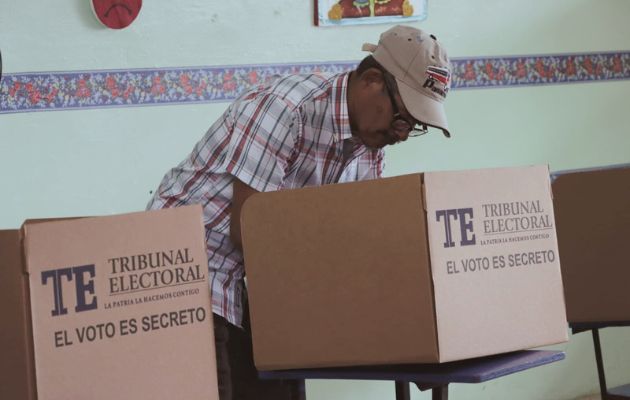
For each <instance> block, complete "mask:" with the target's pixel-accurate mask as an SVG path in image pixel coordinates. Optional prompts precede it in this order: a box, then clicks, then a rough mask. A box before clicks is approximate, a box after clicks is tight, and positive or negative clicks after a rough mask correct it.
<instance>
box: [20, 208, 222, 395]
mask: <svg viewBox="0 0 630 400" xmlns="http://www.w3.org/2000/svg"><path fill="white" fill-rule="evenodd" d="M24 249H25V254H26V256H25V260H26V264H27V266H26V269H27V271H28V273H29V284H30V298H31V316H32V321H33V343H34V352H35V368H36V379H37V391H38V398H39V400H45V399H62V398H63V399H65V398H71V399H75V398H76V399H78V398H90V399H112V398H116V399H137V398H151V399H172V398H190V399H217V398H218V396H217V383H216V361H215V354H214V340H213V329H212V314H211V310H210V294H209V292H208V286H207V285H208V284H207V259H206V252H205V242H204V227H203V221H202V213H201V208H200V207H199V206H193V207H180V208H176V209H168V210H160V211H151V212H143V213H133V214H126V215H116V216H108V217H96V218H83V219H76V220H63V221H55V222H40V223H34V224H30V223H29V224H26V225H25V226H24ZM134 282H135V283H134ZM165 377H166V378H165Z"/></svg>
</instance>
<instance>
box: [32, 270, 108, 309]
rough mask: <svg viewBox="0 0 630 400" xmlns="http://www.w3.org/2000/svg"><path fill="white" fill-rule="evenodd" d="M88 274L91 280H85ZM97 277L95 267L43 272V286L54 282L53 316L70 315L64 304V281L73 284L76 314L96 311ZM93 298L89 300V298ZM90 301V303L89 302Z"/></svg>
mask: <svg viewBox="0 0 630 400" xmlns="http://www.w3.org/2000/svg"><path fill="white" fill-rule="evenodd" d="M86 274H87V275H88V276H89V278H88V279H87V281H86V279H85V277H86ZM95 275H96V273H95V270H94V265H82V266H79V267H71V268H60V269H51V270H48V271H42V285H44V286H46V285H47V284H48V282H49V281H51V280H52V288H53V294H54V296H55V308H54V309H53V310H52V316H53V317H56V316H59V315H64V314H67V313H68V309H67V308H66V307H65V306H64V303H63V285H62V281H63V280H64V278H65V280H66V281H67V282H72V281H73V279H74V288H75V293H76V300H77V302H76V306H75V307H74V311H75V312H82V311H89V310H94V309H96V306H97V305H96V295H95V294H94V279H93V278H94V276H95ZM90 295H91V298H90V299H88V296H90ZM88 301H89V302H88Z"/></svg>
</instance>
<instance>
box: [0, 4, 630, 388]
mask: <svg viewBox="0 0 630 400" xmlns="http://www.w3.org/2000/svg"><path fill="white" fill-rule="evenodd" d="M312 9H313V4H312V1H311V2H305V1H290V0H274V1H271V2H258V1H253V0H241V1H238V2H237V1H230V2H227V1H226V2H219V1H216V0H215V1H209V0H206V1H201V0H189V1H186V2H170V1H165V0H152V1H150V2H148V1H147V2H145V4H144V6H143V9H142V11H141V14H140V16H139V17H138V19H137V20H136V21H135V23H134V24H133V25H132V26H131V27H129V28H127V29H125V30H122V31H112V30H107V29H104V28H102V27H101V26H100V25H99V23H98V22H97V21H96V19H95V18H94V17H93V16H92V12H91V9H90V4H89V2H88V1H84V0H67V1H64V2H49V1H43V0H33V1H29V2H9V1H6V0H0V49H1V50H2V55H3V62H4V73H5V74H6V76H5V78H4V79H3V81H2V86H0V171H2V172H0V177H1V178H2V180H1V184H0V185H1V186H0V195H1V196H0V198H1V199H2V200H1V201H2V203H1V205H2V207H1V208H0V227H2V228H14V227H18V226H19V225H20V224H21V222H22V221H23V220H24V219H26V218H35V217H52V216H66V215H103V214H112V213H121V212H128V211H136V210H141V209H143V208H144V206H145V204H146V202H147V200H148V199H149V196H150V194H151V192H152V190H153V189H154V188H155V187H156V186H157V184H158V182H159V180H160V179H161V177H162V175H163V174H164V172H165V171H166V170H167V169H168V168H170V167H171V166H173V165H174V164H175V163H177V162H179V161H180V160H181V159H182V158H183V157H184V156H185V155H186V154H187V152H188V151H189V150H190V149H191V147H192V146H193V144H194V143H195V141H196V140H198V138H200V137H201V135H202V134H203V133H204V132H205V130H206V129H207V127H208V126H209V125H210V124H211V123H212V121H213V120H214V119H215V118H216V117H217V116H218V115H220V113H221V112H222V111H223V110H224V108H225V107H226V104H227V103H226V102H225V101H222V99H229V98H230V96H232V93H227V95H226V96H224V97H223V98H222V97H221V95H222V94H225V93H223V92H221V90H223V91H224V92H230V91H232V92H235V91H238V89H239V86H238V85H239V84H240V83H238V82H237V83H236V84H237V87H236V88H234V87H233V86H232V87H230V86H228V87H226V86H221V85H219V89H218V90H215V91H207V92H205V93H203V94H202V95H200V96H199V97H198V98H196V99H195V98H192V97H190V98H187V99H183V100H182V99H181V98H180V99H179V100H176V101H171V104H167V103H168V101H169V100H168V99H165V97H164V96H165V95H161V96H162V97H161V99H162V100H160V98H159V96H158V97H157V98H151V96H150V94H149V95H146V96H145V94H143V93H140V94H138V93H136V94H135V95H134V96H136V97H134V96H131V100H129V102H127V103H125V102H122V103H120V102H119V103H115V102H110V103H107V101H106V99H105V97H102V96H101V97H99V98H98V99H97V98H96V97H94V96H92V97H89V96H88V98H86V99H83V100H82V99H77V98H75V97H76V95H77V89H78V87H77V85H79V83H78V82H79V81H80V80H81V79H84V80H85V82H87V84H88V85H99V84H100V85H101V87H100V89H101V90H105V89H103V87H106V85H107V83H106V77H107V76H114V77H116V79H120V80H122V81H124V80H125V79H127V81H126V82H127V83H128V82H135V83H136V85H137V86H139V87H144V89H146V90H147V91H149V92H150V91H151V90H152V88H155V82H154V81H152V80H151V79H154V78H155V77H156V76H162V77H166V76H167V75H168V74H171V75H172V74H176V75H177V74H179V73H180V72H181V70H182V69H185V70H186V71H189V72H190V74H192V75H191V76H193V75H195V74H197V75H195V76H197V77H198V78H199V79H198V81H195V84H200V83H201V81H203V80H204V79H209V80H210V82H208V81H206V83H208V84H213V81H212V79H215V78H216V79H219V80H220V81H221V82H223V83H225V82H231V81H230V80H229V79H226V77H225V75H226V74H229V73H230V71H231V72H232V73H238V71H239V68H240V69H242V68H245V67H243V66H248V65H249V66H251V65H254V67H253V68H254V69H255V71H257V73H260V74H265V73H268V74H270V75H273V74H274V73H275V72H274V71H276V72H277V71H280V70H282V68H281V67H282V66H283V65H287V64H289V65H290V66H292V67H293V68H297V69H298V70H304V69H308V68H314V67H317V66H320V67H321V68H324V69H325V68H332V67H331V63H332V62H334V61H342V62H344V63H342V67H343V66H344V65H345V66H346V67H348V65H352V63H353V62H356V61H357V60H360V59H361V58H362V57H363V56H364V54H363V53H362V52H361V51H360V48H361V44H362V43H363V42H365V41H370V42H375V41H376V40H377V39H378V35H379V33H380V32H381V31H382V30H384V29H386V28H387V27H388V25H372V26H360V27H343V28H317V27H314V26H313V24H312ZM428 15H429V17H428V19H427V20H426V21H423V22H419V23H415V24H414V25H416V26H418V27H421V28H423V29H425V30H428V31H431V32H433V33H435V34H436V35H437V36H438V38H439V39H440V40H441V41H442V42H444V44H445V45H446V47H447V48H448V49H449V54H450V55H451V56H452V57H453V58H454V59H455V61H456V62H460V63H461V65H465V64H466V63H467V62H472V63H475V66H476V68H477V73H478V74H477V77H478V78H479V79H476V80H475V79H473V80H469V81H466V80H465V79H463V78H462V77H461V76H459V78H460V81H459V87H455V89H454V90H453V91H452V92H451V94H450V95H449V99H448V102H447V111H448V115H449V122H450V126H451V131H452V132H453V138H452V139H451V140H447V139H445V138H443V137H442V136H441V135H439V134H436V133H432V134H430V135H427V136H425V137H421V138H417V139H413V140H410V141H408V142H407V143H405V144H404V145H399V146H394V147H393V148H391V149H390V150H389V151H388V155H387V164H388V166H387V170H386V173H387V174H388V175H398V174H403V173H408V172H414V171H426V170H441V169H461V168H476V167H492V166H509V165H523V164H534V163H548V164H549V165H550V167H551V169H552V170H560V169H568V168H580V167H590V166H599V165H608V164H617V163H624V162H630V135H629V133H630V132H629V130H630V128H629V127H630V113H628V112H627V108H628V107H627V104H628V102H627V101H628V100H627V99H628V95H629V94H630V81H628V78H630V60H629V59H628V52H629V50H630V24H628V23H627V19H628V16H629V15H630V2H628V1H626V0H600V1H597V2H594V1H587V0H556V1H553V2H548V1H540V0H539V1H530V2H523V1H517V0H503V1H498V0H479V1H475V2H463V1H455V0H440V1H437V0H433V1H430V2H429V11H428ZM601 52H606V54H605V55H603V56H602V55H598V54H599V53H601ZM609 52H611V53H609ZM593 53H597V54H593ZM566 54H573V56H574V57H575V59H576V60H578V61H580V63H578V69H580V71H581V73H582V75H583V76H582V78H579V79H573V80H571V79H568V78H567V77H566V76H565V75H562V74H561V73H560V70H561V69H562V68H563V67H564V66H566V64H565V63H566V60H567V59H566V57H564V58H562V55H566ZM536 55H540V56H542V57H539V58H536V57H535V56H536ZM514 56H523V60H525V61H527V62H528V63H529V64H528V65H530V66H529V67H528V68H529V69H528V71H529V74H528V75H527V76H526V77H525V78H523V79H522V80H521V81H514V80H512V81H508V80H507V79H500V78H497V79H494V80H492V79H490V77H489V75H488V74H487V73H484V70H483V67H484V66H485V65H486V64H488V63H489V64H490V66H491V67H497V68H498V67H500V66H501V65H505V66H507V67H506V68H508V69H509V68H512V66H513V65H514V63H515V62H516V61H517V60H518V59H519V58H513V57H514ZM556 56H560V58H559V59H560V60H561V61H558V62H556V61H554V60H556V58H554V57H556ZM615 56H616V57H619V58H620V59H621V60H622V61H621V62H622V64H621V65H622V70H621V71H617V72H616V73H615V74H613V75H611V74H607V73H606V72H605V71H602V70H599V71H598V70H593V71H591V72H589V71H586V72H584V71H585V69H584V68H585V67H584V64H583V62H584V61H585V60H586V58H584V57H587V58H589V59H592V60H595V61H596V63H597V62H598V61H597V60H600V59H601V58H602V57H603V58H604V59H603V61H600V64H597V65H604V64H605V65H608V64H610V65H612V63H613V61H614V57H615ZM494 57H498V59H497V58H494ZM591 57H593V58H591ZM598 57H599V58H598ZM537 60H541V61H542V62H543V64H544V66H546V68H549V67H554V68H556V69H555V70H554V69H552V70H551V71H552V72H550V75H549V77H548V78H545V77H544V71H543V73H542V75H541V74H540V73H539V72H537V71H536V69H535V67H534V65H535V63H536V61H537ZM562 60H563V61H562ZM606 63H607V64H606ZM267 64H274V65H276V67H277V68H276V69H273V68H271V70H269V68H267V67H265V65H267ZM225 66H235V68H227V67H225ZM213 67H220V68H219V69H218V70H213V69H212V68H213ZM241 67H242V68H241ZM611 68H612V67H611ZM55 71H56V72H55ZM77 71H79V72H81V73H80V74H78V75H75V76H74V77H69V78H67V79H66V78H64V76H70V75H72V74H71V73H76V72H77ZM104 71H112V72H109V73H107V72H104ZM142 71H145V72H142ZM159 71H162V72H161V73H160V72H159ZM178 71H179V72H178ZM195 71H196V72H195ZM213 71H214V72H213ZM265 71H267V72H265ZM546 71H547V72H549V71H550V70H549V69H547V70H546ZM553 71H555V73H554V72H553ZM29 72H36V73H39V74H35V75H31V74H27V73H29ZM68 74H70V75H68ZM143 74H144V75H143ZM160 74H161V75H160ZM177 76H180V75H177ZM64 79H66V80H65V81H64ZM147 79H148V80H147ZM216 79H215V80H216ZM17 82H20V83H22V84H23V86H22V87H21V88H20V89H18V91H17V92H14V93H13V94H11V93H10V91H11V89H16V86H15V84H16V83H17ZM221 82H219V83H221ZM27 83H31V84H33V85H35V86H38V85H39V86H38V87H40V88H41V91H39V92H37V93H39V94H38V96H40V98H29V96H33V95H34V94H33V93H35V90H31V91H30V92H29V90H28V88H27V86H26V84H27ZM214 83H216V82H214ZM172 84H173V85H175V86H177V85H178V84H177V83H172ZM64 85H65V86H64ZM103 85H104V86H103ZM470 87H473V88H470ZM53 88H57V89H60V90H62V92H61V93H62V94H59V93H57V94H54V95H52V97H51V99H50V101H48V102H46V100H45V99H42V98H41V97H42V96H43V97H46V95H51V94H52V89H53ZM90 88H91V89H92V92H94V91H96V90H97V89H98V88H97V87H96V86H90ZM169 88H172V87H171V86H169ZM178 88H179V89H181V85H180V86H178ZM106 89H107V88H106ZM118 89H119V90H123V89H124V85H122V84H121V86H120V87H119V88H118ZM20 90H21V91H20ZM63 90H67V92H63ZM107 90H110V92H111V90H112V88H111V87H110V88H109V89H107ZM63 93H65V94H63ZM156 93H158V95H159V92H156ZM109 94H110V95H111V93H109ZM64 96H65V97H64ZM103 96H104V95H103ZM193 97H194V96H193ZM103 99H105V100H103ZM110 100H111V99H110ZM171 100H172V99H171ZM82 101H83V103H81V102H82ZM90 101H93V103H89V102H90ZM161 101H163V102H161ZM73 102H74V103H73ZM38 110H39V111H40V112H37V111H38ZM627 333H628V332H627V330H626V329H624V328H616V329H610V330H607V331H604V332H603V337H602V340H603V345H604V352H605V357H606V363H607V364H606V366H607V368H608V369H607V372H608V378H609V383H610V384H611V385H617V384H621V383H625V379H627V376H625V375H624V373H623V371H624V370H627V369H628V368H629V367H630V351H629V350H628V349H629V348H630V346H628V345H629V344H630V343H629V342H630V337H628V336H629V335H627ZM591 343H592V342H591V340H590V337H589V336H588V334H585V333H583V334H580V335H576V336H573V337H572V339H571V341H570V342H569V343H567V344H564V345H561V346H556V347H555V348H559V349H563V350H565V351H566V352H567V359H566V361H564V362H561V363H557V364H555V365H551V366H547V367H542V368H538V369H535V370H532V371H528V372H525V373H521V374H517V375H514V376H510V377H506V378H501V379H498V380H496V381H492V382H489V383H486V384H479V385H454V386H453V387H452V389H451V390H452V395H453V397H454V398H467V399H481V398H484V399H505V398H510V399H569V398H572V397H575V396H578V395H581V394H585V393H589V392H594V391H596V388H597V378H596V371H595V366H594V361H593V351H592V344H591ZM412 392H413V397H414V398H416V399H428V398H429V397H430V396H429V395H428V394H427V393H422V394H421V393H419V392H418V391H416V390H415V389H414V390H413V391H412ZM392 394H393V384H386V383H366V382H361V383H358V382H341V381H339V382H337V381H327V382H318V381H312V382H309V383H308V395H309V399H315V400H316V399H330V398H337V399H377V398H387V397H390V398H391V397H392Z"/></svg>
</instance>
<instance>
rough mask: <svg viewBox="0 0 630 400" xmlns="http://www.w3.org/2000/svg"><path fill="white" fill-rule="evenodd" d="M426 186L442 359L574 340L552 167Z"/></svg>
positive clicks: (441, 176) (485, 173)
mask: <svg viewBox="0 0 630 400" xmlns="http://www.w3.org/2000/svg"><path fill="white" fill-rule="evenodd" d="M425 185H426V192H427V193H426V195H427V208H428V211H427V214H428V217H427V218H428V225H429V244H430V249H431V270H432V274H433V280H434V288H435V303H436V304H435V307H436V318H437V326H438V341H439V345H440V361H450V360H456V359H463V358H471V357H477V356H480V355H487V354H493V353H499V352H506V351H512V350H519V349H523V348H528V347H537V346H541V345H547V344H551V343H553V342H562V341H566V340H567V325H566V316H565V310H564V299H563V294H562V279H561V275H560V266H559V256H558V251H557V242H556V235H555V231H554V226H553V224H554V214H553V206H552V201H551V194H550V186H549V173H548V168H547V167H546V166H535V167H523V168H509V169H508V168H506V169H487V170H471V171H453V172H430V173H426V174H425ZM471 299H474V302H471Z"/></svg>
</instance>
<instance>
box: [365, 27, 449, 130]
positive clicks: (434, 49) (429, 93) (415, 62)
mask: <svg viewBox="0 0 630 400" xmlns="http://www.w3.org/2000/svg"><path fill="white" fill-rule="evenodd" d="M362 49H363V50H364V51H369V52H371V53H372V56H373V57H374V59H375V60H376V61H378V63H379V64H381V65H382V66H383V68H385V69H386V70H387V71H388V72H389V73H390V74H392V75H393V76H394V77H395V78H396V83H397V84H398V91H399V92H400V96H401V97H402V100H403V103H404V104H405V107H406V108H407V110H408V111H409V113H410V114H411V115H412V116H413V117H414V118H415V119H417V120H418V121H420V122H422V123H425V124H427V125H428V126H432V127H435V128H439V129H441V130H442V132H443V133H444V136H446V137H450V136H451V134H450V132H449V130H448V123H447V121H446V111H445V110H444V100H445V99H446V95H447V94H448V91H449V89H450V86H451V66H450V61H449V59H448V55H447V54H446V50H445V49H444V47H443V46H442V45H441V44H440V42H438V41H437V39H436V37H435V36H433V35H430V34H428V33H426V32H424V31H422V30H420V29H417V28H413V27H410V26H403V25H397V26H395V27H393V28H391V29H388V30H387V31H385V32H383V33H382V34H381V37H380V39H379V41H378V44H377V45H374V44H370V43H366V44H364V45H363V48H362Z"/></svg>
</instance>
